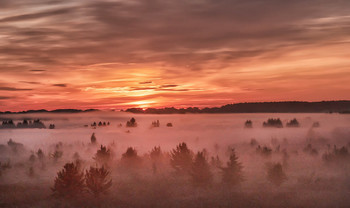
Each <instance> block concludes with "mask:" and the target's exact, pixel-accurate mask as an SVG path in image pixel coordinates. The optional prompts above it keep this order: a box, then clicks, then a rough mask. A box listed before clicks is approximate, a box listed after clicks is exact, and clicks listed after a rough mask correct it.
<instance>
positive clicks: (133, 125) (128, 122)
mask: <svg viewBox="0 0 350 208" xmlns="http://www.w3.org/2000/svg"><path fill="white" fill-rule="evenodd" d="M126 127H137V123H136V119H135V118H131V119H130V121H127V122H126Z"/></svg>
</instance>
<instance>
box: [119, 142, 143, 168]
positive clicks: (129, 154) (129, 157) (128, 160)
mask: <svg viewBox="0 0 350 208" xmlns="http://www.w3.org/2000/svg"><path fill="white" fill-rule="evenodd" d="M141 162H142V160H141V158H140V157H139V156H138V155H137V151H136V149H134V148H132V147H128V148H127V150H126V152H125V153H124V154H122V158H121V164H122V165H123V166H124V167H126V168H136V167H138V166H139V165H140V164H141Z"/></svg>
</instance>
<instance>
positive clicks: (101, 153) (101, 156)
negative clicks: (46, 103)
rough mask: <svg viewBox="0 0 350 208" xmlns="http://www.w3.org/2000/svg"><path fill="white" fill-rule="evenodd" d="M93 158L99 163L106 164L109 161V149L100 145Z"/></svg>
mask: <svg viewBox="0 0 350 208" xmlns="http://www.w3.org/2000/svg"><path fill="white" fill-rule="evenodd" d="M93 159H94V160H95V161H96V162H97V163H99V164H101V165H108V163H109V162H110V161H111V151H110V150H109V149H107V147H105V146H103V145H101V147H100V149H99V150H97V153H96V154H95V157H94V158H93Z"/></svg>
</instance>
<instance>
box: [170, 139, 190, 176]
mask: <svg viewBox="0 0 350 208" xmlns="http://www.w3.org/2000/svg"><path fill="white" fill-rule="evenodd" d="M192 158H193V153H192V151H191V150H190V149H188V147H187V144H186V143H185V142H183V143H180V144H179V145H177V146H176V149H173V150H172V151H171V153H170V165H171V166H172V167H173V168H174V169H175V171H176V172H178V173H188V172H189V171H190V169H191V165H192Z"/></svg>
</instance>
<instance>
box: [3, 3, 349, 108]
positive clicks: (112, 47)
mask: <svg viewBox="0 0 350 208" xmlns="http://www.w3.org/2000/svg"><path fill="white" fill-rule="evenodd" d="M349 82H350V1H349V0H333V1H329V0H293V1H281V0H249V1H247V0H176V1H174V0H95V1H93V0H31V1H28V0H16V1H14V0H0V111H7V110H9V111H21V110H29V109H48V110H52V109H58V108H77V109H88V108H98V109H126V108H129V107H141V108H147V107H171V106H174V107H191V106H198V107H204V106H209V107H211V106H221V105H224V104H229V103H237V102H264V101H292V100H297V101H321V100H349V99H350V93H349V90H350V85H349Z"/></svg>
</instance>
